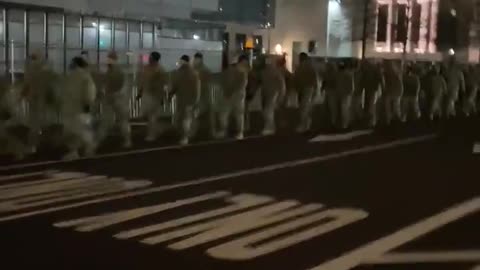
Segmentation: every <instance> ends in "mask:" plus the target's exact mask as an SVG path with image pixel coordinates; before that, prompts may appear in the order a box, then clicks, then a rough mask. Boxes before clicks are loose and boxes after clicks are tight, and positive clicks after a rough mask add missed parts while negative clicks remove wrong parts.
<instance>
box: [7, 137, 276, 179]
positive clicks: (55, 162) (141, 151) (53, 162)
mask: <svg viewBox="0 0 480 270" xmlns="http://www.w3.org/2000/svg"><path fill="white" fill-rule="evenodd" d="M259 138H266V136H251V137H247V138H245V139H243V140H242V141H248V140H255V139H259ZM232 142H238V140H236V139H227V140H218V141H209V142H203V143H197V144H191V145H171V146H163V147H156V148H148V149H139V150H131V151H124V152H115V153H110V154H103V155H96V156H93V157H84V158H79V159H75V160H47V161H39V162H32V163H25V164H15V165H8V166H1V167H0V171H8V170H14V169H25V168H29V167H38V166H47V165H60V164H67V163H74V162H77V161H84V160H97V159H105V158H114V157H123V156H131V155H138V154H145V153H152V152H160V151H165V150H174V149H186V148H195V147H201V146H208V145H221V144H229V143H232Z"/></svg>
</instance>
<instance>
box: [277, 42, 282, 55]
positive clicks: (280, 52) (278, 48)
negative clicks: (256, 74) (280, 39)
mask: <svg viewBox="0 0 480 270" xmlns="http://www.w3.org/2000/svg"><path fill="white" fill-rule="evenodd" d="M275 53H276V54H282V53H283V48H282V45H280V44H277V45H276V46H275Z"/></svg>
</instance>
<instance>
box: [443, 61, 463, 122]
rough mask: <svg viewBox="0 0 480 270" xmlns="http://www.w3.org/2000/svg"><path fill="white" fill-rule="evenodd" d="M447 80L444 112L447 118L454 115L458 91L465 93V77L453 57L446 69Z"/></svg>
mask: <svg viewBox="0 0 480 270" xmlns="http://www.w3.org/2000/svg"><path fill="white" fill-rule="evenodd" d="M446 80H447V97H446V98H447V101H446V109H445V114H446V117H447V118H450V117H455V116H456V115H457V113H456V105H457V101H458V98H459V95H460V92H462V93H465V78H464V76H463V72H462V70H461V69H460V67H459V66H458V65H457V64H456V63H455V60H454V58H451V59H450V62H449V64H448V66H447V70H446Z"/></svg>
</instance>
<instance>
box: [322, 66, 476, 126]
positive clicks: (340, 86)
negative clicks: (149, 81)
mask: <svg viewBox="0 0 480 270" xmlns="http://www.w3.org/2000/svg"><path fill="white" fill-rule="evenodd" d="M479 72H480V69H479V68H478V67H476V66H473V65H459V64H457V63H455V59H454V58H451V59H449V61H448V62H447V63H446V64H440V63H433V64H423V63H412V62H410V63H408V62H407V63H406V64H404V65H402V63H396V62H394V61H383V62H381V63H375V60H374V59H370V60H366V61H363V62H359V63H357V64H353V65H350V66H348V67H347V66H346V65H345V64H344V63H339V64H338V65H335V64H333V63H327V65H326V68H325V71H324V72H323V76H322V81H323V86H322V89H324V90H325V94H326V98H327V104H328V108H329V114H330V120H331V124H332V125H334V126H336V127H338V128H342V129H347V128H349V126H350V125H351V124H352V121H353V120H359V119H360V120H366V121H367V123H368V126H370V127H374V126H376V125H377V122H378V118H379V117H378V113H379V112H381V113H382V114H383V115H382V116H383V118H384V120H385V124H387V125H389V124H391V122H392V121H393V120H398V121H401V122H406V121H407V120H409V119H410V120H416V119H420V118H421V116H422V114H424V116H425V117H426V118H427V119H429V120H434V119H439V118H442V117H445V118H452V117H455V116H456V114H457V109H459V107H461V110H463V112H464V114H465V115H466V116H469V115H472V114H476V112H477V109H476V104H477V92H478V86H479V84H478V83H479V82H478V80H477V78H478V75H479V74H480V73H479ZM421 103H422V104H421ZM380 105H381V106H380ZM338 115H340V119H338V118H339V117H338ZM352 117H353V119H352Z"/></svg>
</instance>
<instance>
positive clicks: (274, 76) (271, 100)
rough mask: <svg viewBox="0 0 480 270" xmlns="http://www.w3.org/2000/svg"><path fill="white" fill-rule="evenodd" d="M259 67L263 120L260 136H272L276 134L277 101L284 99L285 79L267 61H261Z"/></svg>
mask: <svg viewBox="0 0 480 270" xmlns="http://www.w3.org/2000/svg"><path fill="white" fill-rule="evenodd" d="M260 65H261V67H260V70H261V71H260V73H261V74H260V81H261V89H262V103H263V120H264V126H263V131H262V135H273V134H275V132H276V126H275V111H276V109H277V106H278V103H279V101H280V100H283V98H284V97H285V92H286V86H285V79H284V77H283V74H282V73H281V71H280V70H279V69H278V68H277V67H275V66H274V65H272V63H271V62H270V61H269V59H262V63H261V64H260Z"/></svg>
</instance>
